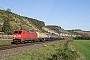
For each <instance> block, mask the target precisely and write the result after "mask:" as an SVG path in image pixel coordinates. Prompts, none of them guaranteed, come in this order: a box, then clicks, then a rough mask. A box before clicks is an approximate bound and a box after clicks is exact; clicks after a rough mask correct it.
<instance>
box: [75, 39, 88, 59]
mask: <svg viewBox="0 0 90 60" xmlns="http://www.w3.org/2000/svg"><path fill="white" fill-rule="evenodd" d="M74 44H75V46H76V48H77V50H78V51H79V52H81V53H82V54H83V55H84V56H85V58H86V59H87V60H90V40H74Z"/></svg>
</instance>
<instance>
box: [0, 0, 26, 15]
mask: <svg viewBox="0 0 90 60" xmlns="http://www.w3.org/2000/svg"><path fill="white" fill-rule="evenodd" d="M1 1H2V2H3V3H5V4H6V5H8V6H10V7H11V8H14V7H13V6H11V5H10V4H8V3H6V2H5V1H3V0H1ZM14 9H15V10H17V9H16V8H14ZM17 11H18V12H21V11H19V10H17ZM21 13H22V14H24V13H23V12H21Z"/></svg>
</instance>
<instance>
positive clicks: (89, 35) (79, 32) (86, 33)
mask: <svg viewBox="0 0 90 60" xmlns="http://www.w3.org/2000/svg"><path fill="white" fill-rule="evenodd" d="M67 31H68V32H70V33H73V34H76V35H81V36H80V37H76V39H87V40H88V39H90V31H83V30H80V29H75V30H67Z"/></svg>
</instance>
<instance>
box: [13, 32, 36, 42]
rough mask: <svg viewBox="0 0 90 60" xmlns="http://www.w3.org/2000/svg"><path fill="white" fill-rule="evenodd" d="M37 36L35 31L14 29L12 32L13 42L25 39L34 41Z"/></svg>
mask: <svg viewBox="0 0 90 60" xmlns="http://www.w3.org/2000/svg"><path fill="white" fill-rule="evenodd" d="M37 38H38V34H37V33H36V32H32V31H27V30H14V34H13V42H12V43H16V42H21V43H24V42H26V41H31V42H34V41H36V40H37Z"/></svg>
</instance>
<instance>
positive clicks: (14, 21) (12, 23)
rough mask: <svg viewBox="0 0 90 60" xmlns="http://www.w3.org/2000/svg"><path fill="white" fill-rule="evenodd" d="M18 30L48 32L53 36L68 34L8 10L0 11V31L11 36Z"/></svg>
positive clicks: (55, 27) (60, 29) (59, 28)
mask: <svg viewBox="0 0 90 60" xmlns="http://www.w3.org/2000/svg"><path fill="white" fill-rule="evenodd" d="M7 27H8V28H7ZM20 29H26V30H33V31H37V32H48V33H54V34H55V33H59V34H60V33H68V32H67V31H65V30H64V29H63V28H61V27H60V26H54V25H51V26H45V23H44V22H43V21H40V20H37V19H34V18H29V17H25V16H20V15H18V14H16V13H13V12H11V10H10V9H8V10H2V9H0V31H3V32H5V33H6V34H12V33H13V30H20ZM45 29H47V30H45ZM49 30H50V31H49ZM53 31H54V32H53Z"/></svg>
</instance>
